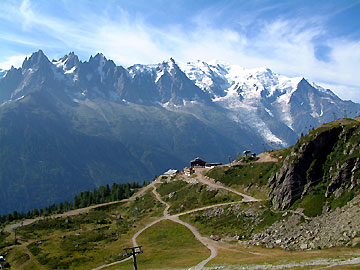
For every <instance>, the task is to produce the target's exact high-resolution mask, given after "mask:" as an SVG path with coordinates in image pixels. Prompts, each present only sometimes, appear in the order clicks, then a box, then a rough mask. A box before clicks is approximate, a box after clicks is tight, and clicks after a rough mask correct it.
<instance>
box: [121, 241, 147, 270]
mask: <svg viewBox="0 0 360 270" xmlns="http://www.w3.org/2000/svg"><path fill="white" fill-rule="evenodd" d="M124 250H125V254H124V255H123V256H127V257H129V256H132V257H133V263H134V270H137V265H136V254H141V253H144V251H143V250H141V246H138V247H131V248H124Z"/></svg>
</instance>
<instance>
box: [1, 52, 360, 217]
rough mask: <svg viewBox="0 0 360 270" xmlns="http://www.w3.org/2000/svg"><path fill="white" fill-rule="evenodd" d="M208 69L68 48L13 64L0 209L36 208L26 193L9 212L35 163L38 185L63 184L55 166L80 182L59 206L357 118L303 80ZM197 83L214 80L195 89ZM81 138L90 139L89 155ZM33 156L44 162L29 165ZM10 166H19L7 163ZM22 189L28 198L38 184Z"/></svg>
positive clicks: (6, 81)
mask: <svg viewBox="0 0 360 270" xmlns="http://www.w3.org/2000/svg"><path fill="white" fill-rule="evenodd" d="M187 65H188V67H191V68H192V64H187ZM206 65H207V68H208V69H209V74H205V75H206V76H205V75H204V74H203V73H201V70H192V71H191V72H193V74H195V73H196V72H197V73H199V74H200V75H201V74H202V75H203V76H202V77H199V76H200V75H199V76H198V77H196V76H195V75H194V76H195V77H191V76H190V75H191V74H190V73H189V71H188V69H186V68H184V67H183V65H182V64H177V63H176V62H175V60H174V59H169V60H167V61H164V62H162V63H159V64H155V65H134V66H131V67H129V68H127V69H125V68H124V67H122V66H117V65H116V64H115V63H114V62H113V61H112V60H108V59H106V57H105V56H104V55H103V54H97V55H95V56H94V57H93V56H91V57H90V59H89V61H84V62H82V61H80V60H79V58H78V57H77V56H76V55H75V53H73V52H70V53H69V54H68V55H66V56H64V57H62V58H60V59H58V60H53V61H49V59H48V58H47V56H46V55H45V54H44V53H43V52H42V51H41V50H39V51H38V52H36V53H34V54H32V55H31V56H30V57H28V58H26V59H25V61H24V63H23V65H22V67H21V68H12V69H10V70H9V71H7V72H6V75H5V76H4V77H2V78H0V104H1V105H0V143H1V144H2V145H6V147H8V149H13V152H14V153H13V154H11V155H9V153H8V152H7V150H5V148H1V149H0V156H1V157H2V159H1V162H0V163H1V164H0V166H2V168H3V170H2V171H0V184H3V185H4V186H6V190H5V191H4V192H13V194H14V197H16V198H17V199H14V201H13V202H12V203H11V206H10V204H9V202H8V201H6V200H5V196H4V195H3V196H2V197H1V196H0V203H1V204H2V205H7V206H6V207H4V208H3V209H7V210H2V211H11V210H14V209H16V210H18V211H26V210H27V209H26V208H34V207H38V208H40V207H42V206H43V205H42V204H41V200H44V202H45V201H46V199H45V194H43V195H42V196H40V197H39V200H38V202H37V203H36V204H35V202H33V201H32V200H31V196H29V197H27V199H26V200H24V204H22V206H21V207H20V208H17V207H19V205H17V204H18V203H19V201H18V200H19V199H20V196H21V194H22V193H23V192H20V191H19V190H20V189H19V187H20V186H22V185H25V186H26V183H28V182H27V181H29V183H30V182H34V183H36V179H37V178H39V177H40V175H39V174H38V173H36V170H34V169H31V168H40V167H41V166H40V164H42V165H44V164H45V165H44V166H43V167H41V169H38V171H39V172H40V171H41V173H42V176H41V177H40V178H41V179H43V180H44V181H49V183H52V181H55V179H57V180H56V181H55V182H56V183H55V182H54V185H60V186H61V184H59V183H58V182H60V183H61V182H62V181H65V180H64V179H62V178H61V177H60V178H56V177H55V178H54V177H52V175H53V173H54V168H56V170H57V171H61V172H63V173H64V174H66V175H68V179H69V180H66V181H69V182H68V183H70V182H71V181H74V183H79V185H78V186H77V185H75V186H76V188H77V190H74V191H71V192H64V191H63V190H61V189H60V190H57V191H56V192H55V191H54V197H56V196H59V197H58V198H59V199H58V200H60V199H62V200H66V199H70V198H72V196H73V195H74V194H75V192H80V191H82V190H86V189H89V188H93V187H96V186H99V185H104V184H107V183H112V182H114V181H118V182H125V181H139V182H142V181H144V180H146V181H148V180H149V179H152V178H153V177H154V175H159V174H160V173H162V172H164V171H165V170H167V169H168V168H169V167H175V168H178V169H181V168H183V167H184V166H186V165H187V164H188V162H189V160H191V159H193V158H194V157H196V156H201V157H202V158H204V159H205V160H207V161H210V162H224V161H227V160H229V157H234V156H236V155H237V153H238V152H242V151H243V150H251V151H253V152H262V151H264V150H269V149H275V148H278V147H280V146H288V145H291V144H292V143H295V142H296V140H297V138H298V137H299V136H300V135H301V133H302V132H304V133H307V131H308V130H309V129H311V128H312V127H315V126H318V125H319V124H320V123H322V122H323V121H325V120H326V119H332V118H334V117H335V115H341V114H342V113H344V108H345V109H346V110H347V112H348V113H349V115H350V112H351V114H354V113H356V112H360V105H359V104H356V103H352V102H344V101H342V100H340V99H339V98H337V97H336V96H333V95H332V94H329V93H327V92H326V91H320V90H319V89H317V88H314V87H313V86H312V84H311V83H309V82H307V81H306V80H302V79H296V80H298V81H295V82H293V81H292V80H291V79H287V78H285V77H281V75H276V74H275V73H273V72H272V71H271V70H269V69H262V70H258V71H256V72H257V73H256V72H255V73H254V74H250V73H251V72H250V73H249V72H247V71H246V70H245V69H243V68H240V67H229V66H220V64H219V66H211V65H210V64H206ZM238 70H240V71H242V73H241V72H240V73H237V71H238ZM210 71H211V72H210ZM197 73H196V74H197ZM229 74H230V75H231V76H230V75H229ZM211 76H212V77H211ZM226 76H228V77H231V78H230V79H231V80H230V79H229V80H228V78H227V77H226ZM241 76H242V77H241ZM244 76H245V77H244ZM251 76H252V77H251ZM243 78H245V79H246V80H245V81H242V79H243ZM196 80H197V81H196ZM200 81H206V82H211V83H212V84H210V83H208V84H207V85H208V86H206V87H208V88H206V87H205V86H204V84H203V88H201V87H199V86H201V84H200ZM262 81H263V82H266V83H264V84H261V82H262ZM197 84H198V85H197ZM254 85H255V86H254ZM290 86H293V87H290ZM295 86H296V88H295ZM35 127H36V128H35ZM55 130H56V131H57V133H56V132H54V131H55ZM29 134H30V135H29ZM44 134H47V136H45V135H44ZM28 136H30V137H34V136H35V137H36V138H41V140H43V141H44V142H43V143H41V140H39V139H36V140H35V142H37V144H38V145H36V147H29V145H31V140H28V139H29V138H30V137H28ZM74 138H76V140H75V139H74ZM82 141H84V142H87V143H90V142H91V145H90V146H89V149H86V146H85V144H84V143H82ZM22 144H24V146H21V145H22ZM46 145H48V146H51V145H55V146H54V147H49V148H48V149H52V152H49V151H47V150H46V149H43V148H42V147H43V146H46ZM69 145H71V147H69ZM20 146H21V147H20ZM19 149H20V151H19ZM36 149H37V150H36ZM104 149H109V153H111V154H109V155H107V154H106V151H104ZM110 149H111V150H110ZM61 155H62V156H61ZM73 156H81V157H82V158H81V159H76V158H73ZM66 157H69V158H66ZM19 160H21V161H23V162H21V163H19ZM41 160H49V161H48V162H46V163H39V162H38V163H36V161H41ZM68 160H71V161H72V164H71V162H70V163H69V162H68ZM95 161H96V162H95ZM18 163H19V164H21V166H19V167H18V168H16V167H12V166H7V165H6V164H18ZM136 168H138V169H136ZM26 172H32V173H30V174H29V173H26ZM20 179H22V180H20ZM76 179H78V180H76ZM89 179H91V181H90V182H89ZM20 182H21V184H20ZM5 183H6V185H5ZM80 183H83V184H80ZM67 185H68V184H67ZM64 188H65V189H68V188H69V187H68V186H67V187H64ZM27 189H29V190H32V191H31V192H34V190H36V185H31V186H27V187H26V190H27ZM27 192H30V191H27ZM31 192H30V193H31ZM55 193H56V194H58V195H55ZM31 194H32V193H31ZM66 196H67V197H66ZM41 198H42V199H41ZM25 201H26V202H25ZM46 202H47V203H49V202H48V201H46ZM32 203H34V204H32ZM26 204H29V205H26Z"/></svg>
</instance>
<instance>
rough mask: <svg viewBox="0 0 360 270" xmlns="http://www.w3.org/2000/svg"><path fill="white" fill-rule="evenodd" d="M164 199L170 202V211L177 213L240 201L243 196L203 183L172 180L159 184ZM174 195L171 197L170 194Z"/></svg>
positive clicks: (159, 190)
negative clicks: (214, 188) (190, 183)
mask: <svg viewBox="0 0 360 270" xmlns="http://www.w3.org/2000/svg"><path fill="white" fill-rule="evenodd" d="M157 190H158V192H159V194H160V195H161V196H162V198H163V200H164V201H166V202H167V203H169V204H170V206H171V207H170V209H169V213H170V214H175V213H180V212H184V211H187V210H191V209H195V208H200V207H202V206H207V205H212V204H217V203H224V202H233V201H240V200H241V199H242V198H241V196H237V195H234V194H232V193H231V192H228V191H225V190H211V189H208V188H207V186H205V185H201V184H194V185H189V184H187V183H186V182H184V181H172V182H169V183H166V182H165V183H162V184H160V185H158V187H157ZM170 194H171V195H172V197H171V196H170V197H171V198H170V197H169V195H170Z"/></svg>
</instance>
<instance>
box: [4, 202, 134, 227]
mask: <svg viewBox="0 0 360 270" xmlns="http://www.w3.org/2000/svg"><path fill="white" fill-rule="evenodd" d="M128 200H129V199H124V200H121V201H114V202H108V203H102V204H97V205H92V206H88V207H85V208H80V209H75V210H71V211H69V212H66V213H62V214H56V215H51V216H49V218H61V217H69V216H76V215H79V214H82V213H87V212H89V211H90V210H91V209H95V208H98V207H102V206H106V205H111V204H116V203H120V202H126V201H128ZM41 219H44V217H37V218H33V219H26V220H24V221H20V222H17V223H13V224H9V225H6V226H5V228H4V231H6V232H10V231H11V230H13V229H14V228H17V227H20V226H25V225H29V224H31V223H34V222H35V221H38V220H41Z"/></svg>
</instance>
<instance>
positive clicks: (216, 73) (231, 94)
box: [179, 61, 359, 146]
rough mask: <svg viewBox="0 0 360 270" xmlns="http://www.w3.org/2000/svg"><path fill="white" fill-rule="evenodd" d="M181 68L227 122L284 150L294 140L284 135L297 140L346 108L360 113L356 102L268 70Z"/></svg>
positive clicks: (201, 64)
mask: <svg viewBox="0 0 360 270" xmlns="http://www.w3.org/2000/svg"><path fill="white" fill-rule="evenodd" d="M179 66H180V68H181V69H182V70H183V71H184V72H185V74H186V75H187V76H188V77H189V78H190V79H191V80H192V81H193V82H194V83H195V85H197V86H198V87H199V88H201V89H202V90H203V91H204V92H206V93H208V94H209V96H210V97H211V99H212V101H213V102H214V103H216V104H218V105H220V106H221V107H223V108H225V109H227V110H228V111H229V113H228V115H229V117H230V118H231V119H233V120H234V121H235V122H237V123H239V124H247V125H249V126H250V127H251V128H253V129H255V130H257V131H258V132H259V134H260V135H261V136H262V137H263V138H264V139H265V140H266V141H267V142H268V143H270V144H273V145H282V146H287V145H289V144H291V143H293V141H292V140H291V139H290V140H289V138H286V134H289V133H292V135H291V136H293V137H297V136H299V135H300V134H301V133H305V132H307V131H308V129H311V128H312V127H316V126H318V125H319V124H321V123H324V122H327V121H330V120H334V118H336V116H338V117H340V116H344V110H345V111H346V110H347V111H349V112H351V116H352V117H354V116H356V114H357V113H359V105H358V104H355V103H352V102H344V101H342V100H340V99H339V98H338V97H337V96H336V95H335V94H334V93H332V92H331V91H330V90H325V89H324V88H322V87H320V86H317V85H316V84H314V83H312V82H309V81H307V80H306V79H304V78H302V77H297V78H288V77H286V76H283V75H280V74H277V73H274V72H272V71H271V70H270V69H268V68H257V69H245V68H243V67H240V66H237V65H228V64H224V63H220V62H218V61H215V62H212V63H209V64H208V63H205V62H202V61H197V62H188V63H184V64H180V65H179ZM304 117H305V119H306V121H304ZM274 122H277V124H275V123H274ZM284 134H285V135H284Z"/></svg>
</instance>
